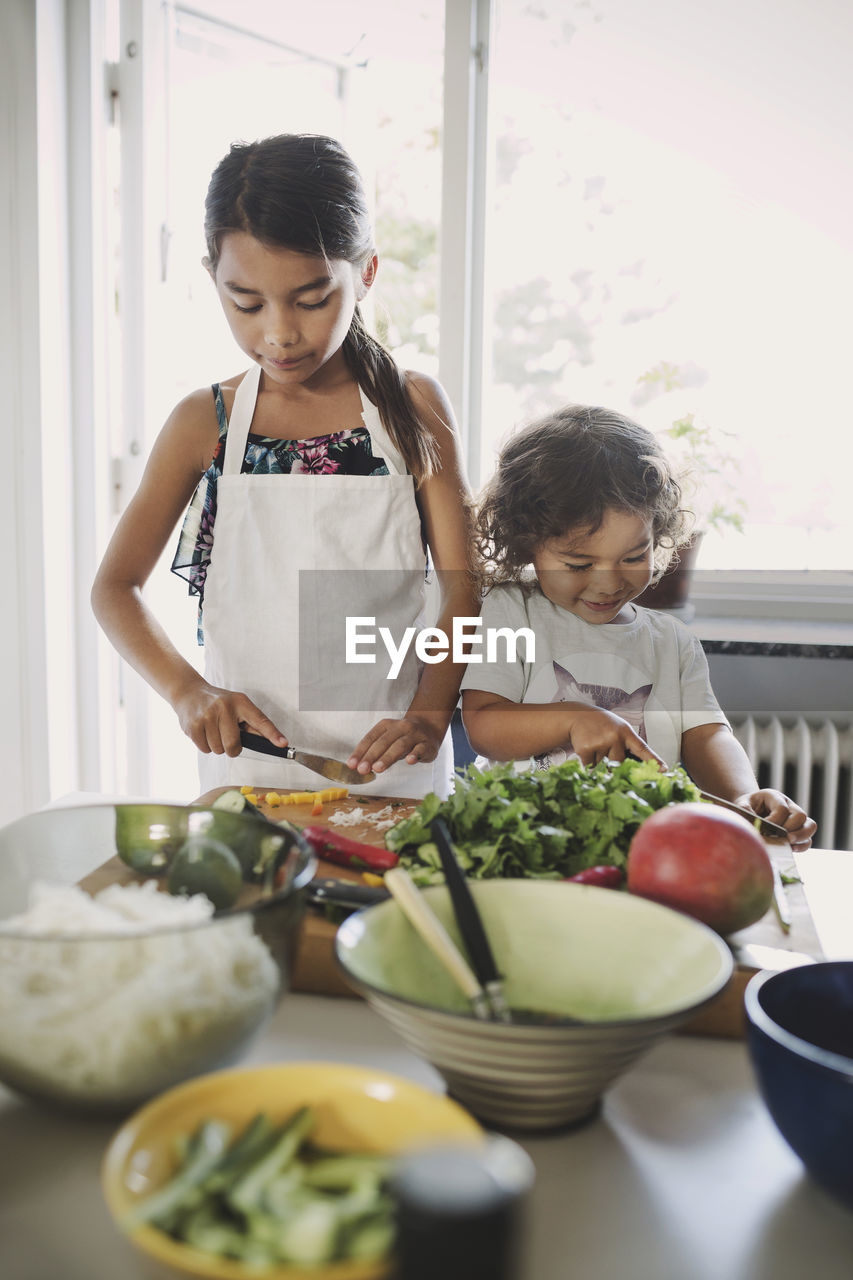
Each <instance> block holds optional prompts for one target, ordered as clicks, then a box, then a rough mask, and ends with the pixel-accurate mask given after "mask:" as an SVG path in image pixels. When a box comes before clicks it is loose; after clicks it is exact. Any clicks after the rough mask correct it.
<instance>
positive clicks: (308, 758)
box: [240, 729, 376, 786]
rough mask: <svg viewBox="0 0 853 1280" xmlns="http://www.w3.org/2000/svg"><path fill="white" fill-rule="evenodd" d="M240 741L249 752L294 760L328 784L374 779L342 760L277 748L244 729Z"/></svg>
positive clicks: (372, 776) (293, 749) (346, 783)
mask: <svg viewBox="0 0 853 1280" xmlns="http://www.w3.org/2000/svg"><path fill="white" fill-rule="evenodd" d="M240 741H241V742H242V744H243V746H244V747H248V748H249V750H250V751H260V752H262V753H263V754H264V755H266V756H278V757H279V759H281V760H295V761H296V763H297V764H301V765H303V766H304V767H305V768H306V769H310V770H311V772H312V773H319V774H321V776H322V777H324V778H328V779H329V781H330V782H340V783H344V784H345V785H347V786H358V785H359V783H365V782H372V781H373V779H374V778H375V777H376V774H375V773H356V771H355V769H350V768H349V767H348V766H347V765H345V764H344V762H343V761H342V760H335V759H333V757H332V756H315V755H313V754H312V752H310V751H299V750H297V748H296V747H277V746H275V744H274V743H272V742H270V741H269V739H268V738H262V737H261V736H260V734H258V733H249V732H248V730H246V729H241V730H240Z"/></svg>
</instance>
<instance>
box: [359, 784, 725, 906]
mask: <svg viewBox="0 0 853 1280" xmlns="http://www.w3.org/2000/svg"><path fill="white" fill-rule="evenodd" d="M699 798H700V797H699V791H698V790H697V788H696V787H695V786H694V784H693V783H692V782H691V780H690V778H689V777H688V775H687V774H686V773H685V771H684V770H683V769H682V768H680V767H676V768H674V769H666V770H662V769H660V768H659V767H658V765H657V764H655V762H654V761H641V760H624V761H622V762H620V763H616V762H614V761H612V760H602V761H601V762H600V763H599V764H596V765H583V764H581V763H580V761H579V760H567V761H566V762H565V763H564V764H559V765H553V766H552V767H551V768H549V769H539V770H531V771H528V772H524V773H519V772H518V771H517V770H516V768H515V766H514V764H512V763H511V762H510V763H508V764H500V765H495V766H494V767H493V768H491V769H483V770H481V769H478V768H477V767H476V766H474V765H471V766H469V767H468V769H467V770H465V771H463V772H460V773H459V774H458V775H457V778H456V787H455V790H454V791H453V793H452V794H451V795H450V796H449V798H448V799H447V800H440V799H439V798H438V796H436V795H435V794H433V793H430V794H429V795H427V796H426V797H425V798H424V800H423V801H422V802H421V804H420V805H419V806H418V808H417V809H416V810H415V812H414V813H413V814H412V815H411V817H409V818H405V819H403V821H402V822H399V823H398V824H397V825H396V826H395V827H392V828H391V829H390V830H389V831H388V832H386V835H385V844H386V847H387V848H389V849H390V850H392V852H394V853H397V854H399V856H400V862H401V865H402V866H404V867H406V869H407V870H408V871H409V873H410V875H411V876H412V879H413V880H414V881H415V883H416V884H419V885H428V884H441V883H443V881H444V874H443V872H442V869H441V859H440V856H439V852H438V848H437V846H436V845H435V844H434V843H433V840H432V834H431V832H430V823H431V822H432V821H433V819H434V818H436V817H442V818H444V820H445V821H446V822H447V825H448V827H449V829H450V834H451V837H452V839H453V842H454V845H455V848H456V851H457V854H458V855H459V860H460V862H461V863H462V866H463V869H464V871H465V874H466V876H468V877H469V878H471V879H487V878H490V877H495V876H500V877H503V878H506V879H512V878H523V877H528V878H534V879H544V880H562V879H564V878H566V877H568V876H573V875H576V874H577V873H578V872H580V871H583V870H584V869H586V868H587V867H595V866H602V865H611V866H616V867H621V868H623V869H624V868H625V865H626V863H627V856H628V846H629V845H630V843H631V837H632V836H633V834H634V832H635V831H636V830H637V828H638V826H639V825H640V823H641V822H642V821H643V820H644V819H645V818H647V817H649V815H650V814H652V813H654V812H655V811H656V810H657V809H662V808H664V806H665V805H668V804H673V803H677V802H680V801H684V800H698V799H699Z"/></svg>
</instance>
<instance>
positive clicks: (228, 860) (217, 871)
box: [166, 836, 243, 911]
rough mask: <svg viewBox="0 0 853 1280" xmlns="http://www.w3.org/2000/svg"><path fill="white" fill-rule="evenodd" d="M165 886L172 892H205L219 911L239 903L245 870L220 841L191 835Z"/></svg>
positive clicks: (173, 864)
mask: <svg viewBox="0 0 853 1280" xmlns="http://www.w3.org/2000/svg"><path fill="white" fill-rule="evenodd" d="M166 885H167V888H168V890H169V892H170V893H183V894H187V895H189V894H193V893H203V894H205V896H206V897H208V898H210V901H211V902H212V903H213V905H214V907H215V908H216V910H217V911H222V910H224V909H225V908H226V907H230V906H233V904H234V903H235V902H236V900H237V897H238V895H239V893H240V890H241V889H242V887H243V872H242V870H241V868H240V863H239V862H238V860H237V858H236V857H235V855H234V854H233V853H232V852H231V850H230V849H229V848H228V846H227V845H224V844H223V843H222V841H221V840H213V839H211V838H210V837H209V836H191V837H190V838H189V840H187V841H186V843H185V844H183V845H182V846H181V848H180V849H179V850H178V852H177V853H176V854H175V856H174V858H173V859H172V865H171V866H170V868H169V878H168V880H167V882H166Z"/></svg>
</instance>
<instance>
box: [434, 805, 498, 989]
mask: <svg viewBox="0 0 853 1280" xmlns="http://www.w3.org/2000/svg"><path fill="white" fill-rule="evenodd" d="M430 831H431V832H432V838H433V840H434V841H435V843H436V844H437V845H438V852H439V854H440V855H441V865H442V867H443V868H444V879H445V881H446V882H447V888H448V890H449V891H450V900H451V902H452V903H453V911H454V914H455V916H456V923H457V924H458V926H459V932H460V933H461V934H462V940H463V942H464V943H465V947H466V949H467V951H468V956H469V959H470V961H471V968H472V969H473V970H474V973H475V974H476V975H477V978H478V979H479V982H480V985H481V986H482V987H485V986H487V984H488V983H490V982H498V981H500V977H501V975H500V973H499V972H498V967H497V965H496V964H495V957H494V955H493V954H492V948H491V946H490V945H489V939H488V938H487V937H486V930H485V929H484V928H483V921H482V919H481V916H480V912H479V911H478V909H477V904H476V902H475V901H474V895H473V894H472V893H471V890H470V888H469V887H468V882H467V880H466V879H465V877H464V875H463V874H462V868H461V867H460V865H459V863H458V862H457V860H456V854H455V853H454V850H453V845H452V844H451V842H450V832H449V831H448V829H447V823H446V822H445V821H444V819H443V818H433V820H432V822H431V823H430Z"/></svg>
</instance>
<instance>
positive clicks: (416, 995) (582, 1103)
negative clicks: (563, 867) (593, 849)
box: [336, 880, 733, 1128]
mask: <svg viewBox="0 0 853 1280" xmlns="http://www.w3.org/2000/svg"><path fill="white" fill-rule="evenodd" d="M471 888H472V891H473V892H474V895H475V897H476V900H477V906H478V907H479V909H480V912H481V914H482V916H483V920H484V923H485V926H486V931H487V933H488V935H489V939H490V941H491V944H492V949H493V951H494V953H495V959H496V961H497V965H498V968H499V969H500V971H501V972H502V973H503V975H504V981H505V991H506V996H507V1000H508V1002H509V1004H510V1005H511V1006H513V1007H516V1008H519V1009H528V1010H537V1011H539V1012H541V1013H547V1014H550V1015H553V1018H554V1020H553V1021H549V1022H548V1023H546V1024H544V1025H521V1024H518V1025H507V1024H502V1023H494V1022H482V1021H479V1020H478V1019H476V1018H474V1017H473V1016H472V1015H471V1013H470V1010H469V1008H468V1006H467V1002H466V999H465V997H464V996H463V995H462V994H461V993H460V992H459V990H458V989H457V988H456V986H455V985H454V983H453V981H452V979H451V978H450V977H449V975H448V974H447V972H446V971H445V970H444V968H443V967H442V966H441V964H440V962H439V961H438V960H437V959H436V958H435V957H434V956H433V954H432V953H431V952H430V951H429V949H428V948H427V946H426V944H425V943H424V942H423V941H422V939H421V938H420V936H419V935H418V934H417V933H416V932H415V930H414V929H413V928H412V926H411V925H410V924H409V922H408V920H407V919H406V918H405V916H404V915H403V913H402V912H401V910H400V908H399V907H398V906H397V904H396V903H395V902H393V901H389V902H385V903H381V904H380V905H379V906H375V907H370V908H368V909H367V910H365V911H361V912H359V913H358V914H356V915H354V916H351V917H350V918H349V920H347V921H346V922H345V923H344V924H343V925H342V926H341V928H340V930H339V931H338V935H337V942H336V950H337V956H338V960H339V962H340V964H341V965H342V967H343V969H344V971H345V973H346V974H347V976H348V978H349V979H350V981H351V982H352V983H353V985H354V986H355V987H356V988H357V989H358V990H360V991H361V992H362V993H363V994H364V995H365V996H366V998H367V1000H368V1001H369V1002H370V1003H371V1004H372V1005H373V1007H374V1008H375V1009H376V1010H377V1011H378V1012H379V1013H380V1014H381V1015H382V1016H383V1017H384V1018H386V1019H387V1020H388V1021H389V1022H390V1023H391V1024H392V1025H393V1026H394V1027H395V1028H396V1030H397V1031H398V1033H399V1034H400V1035H401V1036H402V1038H403V1039H404V1040H405V1041H406V1042H407V1043H408V1044H409V1046H410V1047H411V1048H412V1049H414V1051H415V1052H416V1053H418V1054H420V1055H421V1056H422V1057H424V1058H426V1059H427V1060H428V1061H429V1062H431V1063H432V1064H433V1065H434V1066H435V1067H436V1069H437V1070H438V1071H440V1072H441V1073H442V1075H443V1076H444V1078H445V1080H446V1081H447V1083H448V1086H449V1088H450V1091H451V1093H452V1094H453V1095H454V1096H455V1097H456V1098H458V1099H459V1100H460V1101H461V1102H463V1103H464V1104H465V1105H466V1106H468V1107H469V1108H470V1109H471V1110H472V1111H473V1112H474V1114H475V1115H477V1116H479V1117H480V1118H481V1119H483V1120H486V1121H489V1122H492V1123H498V1124H504V1125H511V1126H517V1127H523V1128H546V1127H552V1126H554V1125H558V1124H564V1123H569V1122H573V1121H577V1120H580V1119H583V1118H584V1117H585V1116H587V1115H589V1114H590V1113H591V1112H593V1111H594V1110H595V1109H596V1107H597V1105H598V1103H599V1100H600V1098H601V1095H602V1093H603V1092H604V1090H605V1089H606V1088H607V1087H608V1086H609V1085H610V1084H611V1083H612V1082H613V1081H614V1080H615V1079H616V1078H617V1077H618V1076H619V1075H621V1074H622V1072H623V1071H625V1070H626V1069H627V1068H628V1067H629V1066H630V1065H631V1064H632V1063H633V1062H634V1061H635V1060H636V1058H637V1057H638V1056H639V1055H640V1054H641V1053H642V1052H644V1051H645V1050H646V1049H647V1048H648V1047H649V1046H650V1045H651V1044H652V1043H653V1042H654V1041H655V1040H656V1039H658V1038H659V1037H660V1036H662V1035H664V1034H665V1033H666V1032H668V1031H671V1030H672V1029H673V1028H675V1027H676V1026H678V1025H679V1024H680V1023H683V1022H685V1021H686V1020H687V1019H688V1018H689V1017H691V1016H692V1015H693V1014H694V1013H695V1012H696V1011H697V1010H698V1009H699V1008H700V1007H701V1006H702V1005H704V1004H706V1003H707V1002H708V1001H710V1000H712V999H713V998H714V997H715V996H717V995H718V994H719V993H720V991H722V989H723V988H724V987H725V985H726V983H727V982H728V981H729V979H730V977H731V974H732V969H733V961H732V955H731V952H730V950H729V948H728V946H727V945H726V943H725V942H724V941H723V940H722V939H721V938H720V937H718V936H717V934H715V933H713V932H712V930H710V929H708V928H706V927H705V926H704V925H702V924H699V923H698V922H697V921H695V920H692V919H690V918H689V917H688V916H686V915H682V914H681V913H679V912H676V911H672V910H670V909H669V908H667V907H661V906H659V905H658V904H657V903H653V902H649V901H647V900H645V899H643V898H637V897H633V896H631V895H630V894H628V893H625V892H620V891H615V890H612V889H598V888H591V887H589V886H585V885H577V884H565V883H559V882H553V881H539V880H487V881H474V882H471ZM423 892H424V893H425V894H426V896H427V898H428V901H429V904H430V906H431V907H432V908H433V910H434V911H435V912H436V914H437V915H438V916H439V917H440V919H441V920H442V921H443V922H444V924H445V925H446V927H447V929H448V932H449V933H450V934H451V936H452V937H453V938H454V939H455V940H456V941H457V942H458V943H459V944H460V946H461V945H462V942H461V938H460V936H459V933H458V930H457V929H456V925H455V921H454V919H453V912H452V907H451V904H450V898H449V895H448V893H447V890H446V889H444V888H443V887H434V888H430V889H426V890H424V891H423Z"/></svg>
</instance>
